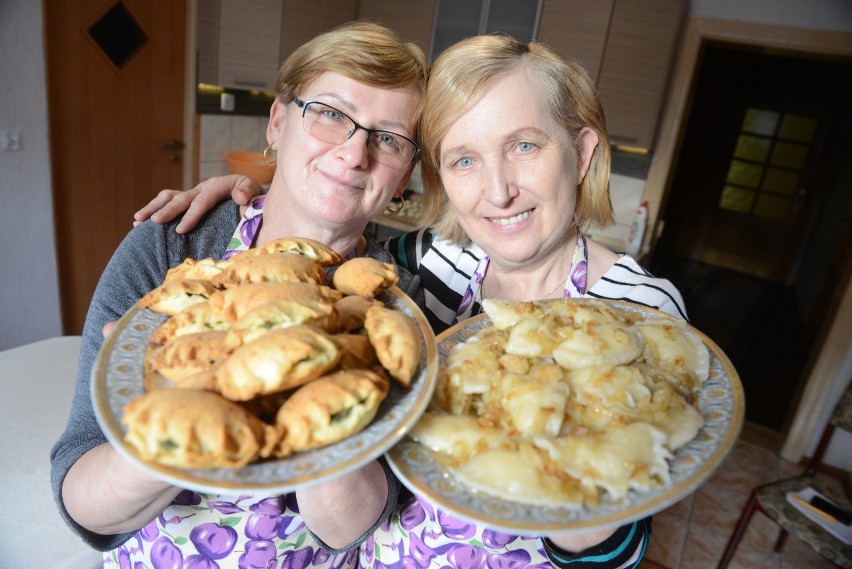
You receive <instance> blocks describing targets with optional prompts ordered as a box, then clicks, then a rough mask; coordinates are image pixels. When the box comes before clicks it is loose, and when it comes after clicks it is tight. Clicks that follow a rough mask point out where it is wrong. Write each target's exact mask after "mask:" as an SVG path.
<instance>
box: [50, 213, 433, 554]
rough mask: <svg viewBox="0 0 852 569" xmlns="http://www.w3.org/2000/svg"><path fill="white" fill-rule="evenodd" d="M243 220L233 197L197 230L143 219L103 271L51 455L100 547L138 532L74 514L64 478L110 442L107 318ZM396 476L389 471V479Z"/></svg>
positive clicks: (371, 250)
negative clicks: (97, 369)
mask: <svg viewBox="0 0 852 569" xmlns="http://www.w3.org/2000/svg"><path fill="white" fill-rule="evenodd" d="M239 220H240V214H239V208H238V206H237V205H236V204H234V203H233V202H231V201H227V202H222V203H220V204H219V205H218V206H216V207H215V208H214V209H213V210H212V211H210V212H209V213H208V214H207V215H206V216H205V217H204V219H203V220H202V221H201V222H200V223H199V225H198V226H197V227H196V229H195V230H193V231H192V232H190V233H188V234H185V235H179V234H177V233H176V232H175V230H174V229H175V226H176V225H177V222H178V220H175V221H173V222H171V223H168V224H164V225H159V224H156V223H151V222H145V223H142V224H140V225H139V226H137V227H135V228H133V230H132V231H131V232H130V233H128V234H127V237H125V238H124V240H123V241H122V243H121V245H119V247H118V249H117V250H116V252H115V254H114V255H113V256H112V259H110V261H109V263H108V264H107V266H106V269H104V272H103V274H102V275H101V278H100V281H99V282H98V286H97V288H96V289H95V294H94V296H93V297H92V303H91V305H90V306H89V312H88V314H87V316H86V323H85V325H84V327H83V340H82V346H81V348H80V363H79V367H78V368H77V383H76V387H75V389H74V399H73V401H72V406H71V412H70V415H69V417H68V423H67V425H66V428H65V432H64V433H63V434H62V435H61V436H60V438H59V440H58V441H57V442H56V444H55V445H54V447H53V450H52V451H51V454H50V460H51V484H52V486H53V494H54V498H55V499H56V503H57V505H58V507H59V511H60V513H61V514H62V517H63V518H64V519H65V521H66V522H67V523H68V525H69V526H70V527H71V528H72V529H74V531H76V532H77V533H78V534H79V535H80V536H81V537H82V538H83V539H84V540H85V541H86V542H87V543H88V544H89V545H91V546H92V547H94V548H95V549H99V550H102V551H107V550H110V549H113V548H115V547H118V546H119V545H121V544H122V543H124V542H125V541H127V540H128V539H130V537H132V535H133V534H132V533H127V534H119V535H99V534H95V533H92V532H90V531H88V530H86V529H85V528H83V527H82V526H80V525H79V524H77V523H76V522H75V521H74V520H73V519H72V518H71V516H69V515H68V512H67V510H66V509H65V505H64V503H63V501H62V482H63V480H64V479H65V476H66V475H67V474H68V470H69V469H70V468H71V466H72V465H73V464H74V463H75V462H76V461H77V460H78V459H79V458H80V457H81V456H83V455H84V454H85V453H86V452H88V451H90V450H91V449H93V448H95V447H96V446H98V445H101V444H103V443H105V442H107V439H106V437H105V436H104V434H103V432H102V431H101V429H100V427H99V425H98V423H97V419H96V418H95V415H94V411H93V408H92V401H91V396H90V392H89V390H90V376H91V373H92V367H93V365H94V361H95V358H96V356H97V354H98V350H100V347H101V344H102V343H103V335H102V333H101V330H102V328H103V326H104V325H105V324H106V323H108V322H114V321H116V320H118V319H119V318H121V316H122V315H123V314H124V313H125V312H126V311H127V310H129V309H130V308H131V307H132V306H133V305H134V304H135V303H136V301H137V300H138V299H139V298H141V297H142V296H144V295H145V294H146V293H147V292H149V291H150V290H153V289H154V288H156V287H157V286H159V285H160V284H161V283H162V281H163V278H164V277H165V275H166V272H167V271H168V270H169V269H170V268H171V267H174V266H176V265H178V264H180V263H181V262H182V261H183V260H184V259H186V258H187V257H191V258H193V259H204V258H208V257H212V258H220V257H221V256H222V255H223V254H224V252H225V249H226V247H227V245H228V242H229V241H230V239H231V236H232V235H233V233H234V230H235V229H236V226H237V224H238V223H239ZM366 256H368V257H373V258H375V259H378V260H380V261H382V262H386V263H393V262H394V260H393V258H392V257H391V256H390V254H389V253H388V252H387V251H385V250H384V249H383V248H382V247H381V245H379V243H378V242H376V241H375V240H374V239H372V238H371V237H369V236H367V252H366ZM398 272H399V276H400V280H399V282H398V283H397V285H398V286H399V288H400V289H402V290H403V291H404V292H406V293H407V294H408V295H409V296H411V297H412V298H413V299H414V300H415V302H416V303H417V304H418V305H420V306H423V292H422V289H421V287H420V278H419V277H417V276H412V275H411V273H409V272H408V271H406V270H405V269H402V268H400V269H399V271H398ZM329 276H330V275H329ZM69 380H70V378H69ZM392 478H393V477H392V476H388V480H389V482H391V481H392ZM390 490H391V491H390V492H388V494H389V501H388V504H386V507H385V514H386V515H387V514H388V513H389V512H390V511H392V509H393V506H394V505H395V503H396V494H397V492H396V490H398V486H396V484H392V488H390ZM381 521H383V520H379V522H381Z"/></svg>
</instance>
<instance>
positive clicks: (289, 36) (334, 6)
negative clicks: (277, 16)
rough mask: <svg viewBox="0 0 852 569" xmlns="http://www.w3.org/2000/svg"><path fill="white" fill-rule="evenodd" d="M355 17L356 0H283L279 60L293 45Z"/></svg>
mask: <svg viewBox="0 0 852 569" xmlns="http://www.w3.org/2000/svg"><path fill="white" fill-rule="evenodd" d="M358 18H359V15H358V0H313V1H310V2H304V1H303V0H299V1H294V0H285V1H284V12H283V14H282V16H281V53H280V55H279V60H280V62H281V63H283V62H284V60H285V59H287V57H288V56H289V55H290V54H291V53H293V51H295V49H296V48H297V47H299V46H300V45H302V44H304V43H306V42H308V41H309V40H311V39H313V38H314V37H315V36H317V35H319V34H321V33H322V32H325V31H327V30H330V29H331V28H334V27H337V26H339V25H340V24H343V23H344V22H349V21H352V20H357V19H358Z"/></svg>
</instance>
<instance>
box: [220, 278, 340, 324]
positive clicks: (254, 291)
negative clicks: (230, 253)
mask: <svg viewBox="0 0 852 569" xmlns="http://www.w3.org/2000/svg"><path fill="white" fill-rule="evenodd" d="M340 298H343V293H341V292H339V291H336V290H334V289H333V288H330V287H327V286H324V285H315V284H311V283H300V282H275V283H254V284H246V285H241V286H238V287H233V288H227V289H225V290H221V291H219V292H217V293H216V294H214V295H213V296H212V297H211V298H210V306H211V308H213V309H214V310H218V311H219V312H221V314H222V317H223V318H224V319H225V320H227V321H228V322H236V321H237V320H238V319H239V318H240V317H241V316H242V315H243V314H245V313H246V312H248V311H250V310H252V309H254V308H256V307H258V306H260V305H261V304H266V303H267V302H272V301H273V300H282V299H293V300H295V299H298V300H328V301H331V302H334V301H336V300H339V299H340Z"/></svg>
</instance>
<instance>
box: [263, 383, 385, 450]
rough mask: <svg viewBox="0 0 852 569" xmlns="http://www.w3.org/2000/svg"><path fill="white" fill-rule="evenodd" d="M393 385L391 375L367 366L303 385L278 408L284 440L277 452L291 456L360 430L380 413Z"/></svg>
mask: <svg viewBox="0 0 852 569" xmlns="http://www.w3.org/2000/svg"><path fill="white" fill-rule="evenodd" d="M389 388H390V385H389V382H388V380H387V378H384V377H383V376H381V375H378V374H376V373H374V372H371V371H368V370H363V369H362V370H354V369H353V370H348V371H341V372H338V373H335V374H332V375H327V376H325V377H321V378H319V379H316V380H314V381H312V382H310V383H308V384H307V385H304V386H302V387H301V388H299V389H298V390H296V392H295V393H293V395H291V396H290V398H289V399H287V401H286V402H284V404H283V405H282V406H281V409H280V410H279V411H278V415H277V418H276V424H277V426H278V429H279V432H280V433H281V440H280V442H279V444H278V446H277V447H276V448H275V450H274V451H273V454H274V455H275V456H279V457H283V456H289V455H290V454H292V453H294V452H298V451H303V450H308V449H312V448H317V447H322V446H326V445H329V444H331V443H335V442H337V441H340V440H343V439H345V438H346V437H348V436H350V435H352V434H353V433H357V432H359V431H360V430H362V429H363V428H364V427H366V426H367V424H369V423H370V421H372V420H373V417H375V416H376V412H377V411H378V409H379V404H380V403H381V402H382V401H383V400H384V398H385V397H386V396H387V394H388V390H389Z"/></svg>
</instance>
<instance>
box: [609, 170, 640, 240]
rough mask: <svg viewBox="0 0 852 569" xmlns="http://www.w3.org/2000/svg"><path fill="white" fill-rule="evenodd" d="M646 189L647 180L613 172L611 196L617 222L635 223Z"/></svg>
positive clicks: (610, 188)
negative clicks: (634, 217) (635, 216)
mask: <svg viewBox="0 0 852 569" xmlns="http://www.w3.org/2000/svg"><path fill="white" fill-rule="evenodd" d="M644 191H645V180H641V179H639V178H631V177H629V176H622V175H620V174H612V175H611V176H610V179H609V196H610V199H612V209H613V214H614V215H615V221H616V223H620V224H624V225H627V227H628V228H629V227H630V224H631V223H633V216H634V215H635V214H636V208H638V207H639V204H640V203H641V202H642V194H643V192H644Z"/></svg>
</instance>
